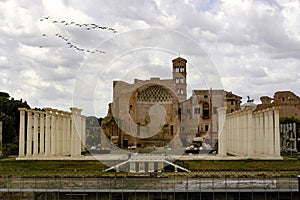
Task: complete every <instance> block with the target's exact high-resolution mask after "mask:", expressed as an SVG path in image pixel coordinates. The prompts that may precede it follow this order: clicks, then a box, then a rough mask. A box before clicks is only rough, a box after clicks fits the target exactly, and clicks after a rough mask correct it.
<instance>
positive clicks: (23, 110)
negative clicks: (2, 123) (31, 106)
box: [18, 108, 27, 112]
mask: <svg viewBox="0 0 300 200" xmlns="http://www.w3.org/2000/svg"><path fill="white" fill-rule="evenodd" d="M18 110H19V111H20V112H25V111H26V110H27V108H18Z"/></svg>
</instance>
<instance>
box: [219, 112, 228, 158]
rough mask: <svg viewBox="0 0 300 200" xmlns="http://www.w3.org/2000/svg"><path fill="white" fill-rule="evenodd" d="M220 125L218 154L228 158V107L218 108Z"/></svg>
mask: <svg viewBox="0 0 300 200" xmlns="http://www.w3.org/2000/svg"><path fill="white" fill-rule="evenodd" d="M218 125H219V130H218V131H219V132H218V137H219V138H218V140H219V141H218V150H219V152H218V154H219V156H226V155H227V141H226V138H227V137H228V134H227V127H226V107H220V108H218Z"/></svg>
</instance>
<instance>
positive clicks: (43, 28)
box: [0, 0, 300, 116]
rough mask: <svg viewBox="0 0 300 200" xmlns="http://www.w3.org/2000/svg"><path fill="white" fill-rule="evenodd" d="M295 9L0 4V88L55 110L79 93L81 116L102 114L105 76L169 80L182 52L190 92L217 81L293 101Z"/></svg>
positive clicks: (210, 3)
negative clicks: (286, 95)
mask: <svg viewBox="0 0 300 200" xmlns="http://www.w3.org/2000/svg"><path fill="white" fill-rule="evenodd" d="M299 7H300V5H299V1H297V0H292V1H282V0H276V1H275V0H268V1H256V0H244V1H242V0H226V1H225V0H219V1H215V0H205V1H191V0H186V1H179V0H163V1H161V0H153V1H151V0H150V1H146V0H134V1H131V2H128V1H109V0H105V1H101V3H99V2H95V1H92V0H87V1H84V2H83V1H77V0H76V1H75V0H69V1H61V0H54V1H47V0H43V1H39V2H31V1H26V0H25V1H17V0H7V1H2V2H0V9H1V13H0V76H1V79H0V83H1V88H0V89H1V90H3V91H7V92H9V93H10V95H11V96H14V97H15V98H23V99H26V100H27V101H28V103H29V104H30V105H31V106H33V107H37V106H38V107H44V106H51V107H57V108H60V109H64V110H68V108H69V107H70V106H72V103H74V101H73V100H74V98H75V97H76V98H77V97H78V96H79V97H80V95H81V98H82V102H84V103H82V104H79V105H83V106H85V105H86V104H85V103H91V102H92V105H93V106H92V107H90V108H88V109H85V110H86V111H84V113H85V114H93V115H94V114H95V115H97V116H103V115H105V114H106V112H107V104H108V103H109V102H110V101H111V100H112V99H111V98H112V97H111V96H112V81H113V80H115V79H122V80H123V79H124V80H126V81H128V82H133V79H134V78H135V77H136V78H140V79H149V78H150V77H151V76H160V77H161V78H170V77H171V60H172V59H173V58H175V57H176V56H177V55H178V53H181V56H182V57H186V58H189V59H188V67H189V68H188V83H189V88H190V89H201V88H202V87H207V86H209V85H211V86H213V87H219V86H221V85H222V86H224V88H225V89H227V90H229V91H233V92H234V93H236V94H238V95H240V96H244V97H245V96H247V95H250V96H251V97H252V98H255V99H256V100H257V99H259V96H262V95H269V96H272V95H273V93H274V92H276V91H278V90H292V91H294V92H296V93H298V95H299V93H300V91H299V88H297V85H299V84H300V83H299V82H300V80H299V78H298V77H299V75H300V74H299V72H298V71H299V70H298V67H299V64H300V59H299V58H300V44H299V43H300V12H299ZM46 18H47V19H46ZM53 21H58V23H53ZM61 21H66V22H76V23H79V24H91V23H95V24H98V25H100V26H103V27H111V28H115V29H116V30H117V33H112V32H111V31H109V30H108V29H105V30H102V29H92V30H87V28H86V27H80V26H76V25H75V23H74V24H72V25H69V24H68V25H66V24H65V23H61ZM153 27H154V28H153ZM170 33H172V34H170ZM57 34H59V35H61V36H62V37H64V38H65V39H67V40H64V39H62V37H59V36H58V35H57ZM68 42H70V43H72V44H74V45H76V46H78V47H79V48H82V49H85V50H92V49H99V50H103V51H105V52H106V53H105V54H100V53H99V54H91V53H88V52H87V51H78V50H76V49H75V48H70V44H67V43H68ZM135 69H136V70H135ZM215 79H216V80H219V81H213V80H215ZM80 81H82V83H84V84H83V85H82V88H81V87H80V89H81V91H82V93H80V94H77V93H76V91H77V90H76V89H78V88H76V87H77V86H78V85H76V83H77V84H78V83H79V82H80ZM204 89H207V88H204ZM74 91H75V92H74ZM84 94H86V96H84ZM74 95H75V96H74ZM76 95H77V96H76ZM244 99H245V98H244ZM97 102H99V105H98V104H97Z"/></svg>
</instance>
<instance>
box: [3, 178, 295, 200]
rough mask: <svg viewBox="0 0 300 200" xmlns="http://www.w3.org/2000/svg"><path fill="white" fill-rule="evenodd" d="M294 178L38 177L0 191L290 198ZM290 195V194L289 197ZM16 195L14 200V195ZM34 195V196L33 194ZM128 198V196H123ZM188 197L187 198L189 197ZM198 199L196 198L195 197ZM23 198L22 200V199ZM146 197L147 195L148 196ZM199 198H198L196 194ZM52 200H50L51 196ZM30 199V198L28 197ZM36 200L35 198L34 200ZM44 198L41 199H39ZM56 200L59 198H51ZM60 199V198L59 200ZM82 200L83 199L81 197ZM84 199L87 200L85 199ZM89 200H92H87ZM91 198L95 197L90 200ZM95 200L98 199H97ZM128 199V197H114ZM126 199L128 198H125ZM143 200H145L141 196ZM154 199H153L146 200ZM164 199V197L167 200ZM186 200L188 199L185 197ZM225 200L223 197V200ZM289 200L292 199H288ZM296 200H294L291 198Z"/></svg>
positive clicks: (8, 181) (14, 181)
mask: <svg viewBox="0 0 300 200" xmlns="http://www.w3.org/2000/svg"><path fill="white" fill-rule="evenodd" d="M297 191H298V179H297V178H296V177H295V178H294V177H291V178H257V177H255V178H225V177H224V178H190V177H187V176H186V177H182V176H174V177H172V178H170V177H169V178H162V177H161V178H157V177H155V178H150V177H130V178H129V177H108V178H102V177H101V178H89V177H78V178H74V177H72V178H64V177H53V178H40V177H30V178H27V177H0V192H1V194H2V198H4V197H5V198H7V197H9V196H11V197H12V195H14V197H13V198H11V199H15V198H19V199H26V198H25V197H24V194H26V193H32V194H38V193H56V194H59V193H61V194H65V195H66V194H69V195H70V194H77V195H78V194H86V195H87V194H88V193H94V194H96V193H97V194H98V193H99V194H100V193H107V194H108V196H107V197H108V198H105V199H113V198H112V197H111V196H109V194H114V193H122V195H123V193H124V194H125V193H127V194H128V193H129V194H131V195H134V197H135V198H131V199H139V198H138V197H137V196H138V195H139V194H142V193H144V194H146V193H148V194H149V193H157V194H161V195H162V196H163V194H164V193H165V194H167V193H168V194H173V197H174V198H171V199H175V196H176V195H175V194H176V193H178V194H179V193H181V194H185V196H184V198H186V195H187V194H188V193H191V194H192V193H194V194H195V193H212V194H215V193H226V194H227V193H239V194H240V193H252V197H253V193H277V194H278V195H280V193H285V194H288V196H290V197H293V196H296V195H297ZM289 193H290V195H289ZM18 194H19V195H20V196H19V197H16V195H18ZM33 196H34V195H33ZM125 196H126V195H125ZM127 196H128V195H127ZM190 196H191V195H190ZM198 196H199V195H198ZM22 197H24V198H22ZM148 197H149V196H148ZM200 197H201V195H200ZM0 198H1V196H0ZM51 198H52V197H51ZM29 199H31V198H29ZM34 199H38V198H36V197H35V198H34ZM41 199H45V198H41ZM55 199H59V198H55ZM62 199H64V198H62ZM81 199H84V198H81ZM87 199H88V198H87ZM91 199H92V198H91ZM93 199H95V198H93ZM97 199H98V198H97ZM115 199H128V198H115ZM129 199H130V198H129ZM145 199H147V198H146V197H145ZM148 199H155V198H148ZM167 199H168V198H167ZM186 199H189V198H186ZM224 199H225V198H224ZM289 199H292V198H289ZM295 199H296V198H295Z"/></svg>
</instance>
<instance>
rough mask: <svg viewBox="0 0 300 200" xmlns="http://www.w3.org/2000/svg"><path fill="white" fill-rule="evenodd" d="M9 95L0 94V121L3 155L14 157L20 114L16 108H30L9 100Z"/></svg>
mask: <svg viewBox="0 0 300 200" xmlns="http://www.w3.org/2000/svg"><path fill="white" fill-rule="evenodd" d="M9 98H10V96H9V94H7V93H5V92H0V121H2V122H3V124H2V137H3V138H2V143H3V149H2V152H3V155H4V156H8V155H16V154H17V150H18V133H19V124H20V114H19V110H18V108H21V107H23V108H30V107H29V105H28V104H27V102H26V101H25V102H22V100H15V99H14V98H11V99H9Z"/></svg>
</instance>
